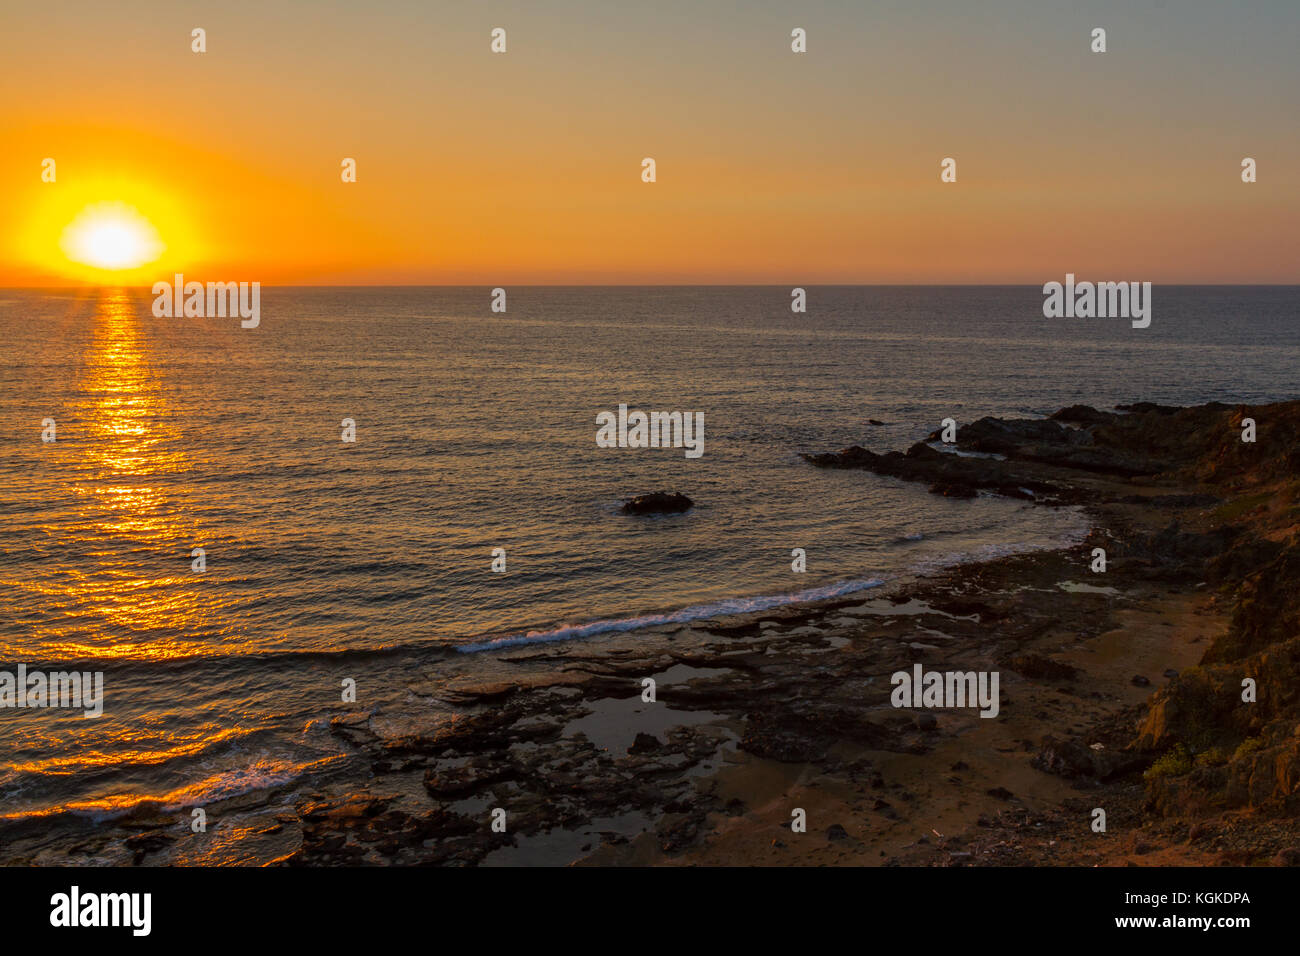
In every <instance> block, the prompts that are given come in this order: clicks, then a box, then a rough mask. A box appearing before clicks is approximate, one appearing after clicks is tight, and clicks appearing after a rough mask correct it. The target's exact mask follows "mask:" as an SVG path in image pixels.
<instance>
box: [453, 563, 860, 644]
mask: <svg viewBox="0 0 1300 956" xmlns="http://www.w3.org/2000/svg"><path fill="white" fill-rule="evenodd" d="M884 583H885V579H884V578H869V579H865V580H854V581H840V582H839V583H837V584H828V585H825V586H823V587H819V588H809V589H808V590H806V591H796V592H795V593H793V594H767V595H760V596H758V597H749V598H728V599H725V600H722V601H714V602H712V603H710V604H696V605H694V606H692V607H685V608H682V609H681V610H678V611H670V612H668V613H665V614H643V615H640V616H637V617H625V618H612V619H608V620H603V621H592V622H590V623H588V624H565V625H563V626H561V627H557V628H555V629H554V630H550V631H529V632H528V633H527V634H515V635H511V636H509V637H500V638H496V639H495V640H490V641H480V642H478V643H475V644H462V645H460V646H459V647H457V648H456V650H458V651H460V652H461V653H462V654H474V653H478V652H479V651H489V650H500V649H501V648H503V647H518V646H520V645H524V644H546V643H550V642H552V641H568V640H575V639H578V638H583V637H592V636H594V635H596V634H608V633H610V632H614V631H616V632H624V631H639V630H641V629H643V628H647V627H655V626H657V625H661V624H685V623H688V622H690V621H698V620H700V619H701V618H709V617H721V616H729V615H733V614H749V613H752V612H754V611H766V610H769V609H771V608H774V607H782V606H784V605H787V604H804V603H807V602H810V601H822V600H825V599H826V598H833V597H840V596H841V595H844V594H853V593H854V592H856V591H865V590H867V589H868V588H874V587H879V586H880V585H882V584H884Z"/></svg>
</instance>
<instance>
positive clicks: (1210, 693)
mask: <svg viewBox="0 0 1300 956" xmlns="http://www.w3.org/2000/svg"><path fill="white" fill-rule="evenodd" d="M1247 419H1250V420H1253V422H1254V435H1253V437H1254V438H1255V440H1254V441H1253V442H1252V441H1243V434H1249V433H1250V428H1249V423H1248V422H1247V421H1245V420H1247ZM939 437H940V436H939V435H938V434H936V435H935V436H932V438H931V440H929V441H926V442H921V443H918V444H916V445H914V446H913V447H912V448H910V449H907V450H906V451H903V452H897V451H894V452H888V453H883V454H880V453H875V452H871V451H868V450H866V449H865V448H861V447H854V448H849V449H845V450H843V451H839V452H833V453H812V454H808V455H807V456H805V457H806V459H807V460H808V462H809V463H810V466H815V467H821V468H841V469H859V470H863V471H866V472H871V473H874V474H876V475H881V476H885V477H888V478H891V479H901V480H904V481H911V482H920V483H923V484H925V485H926V486H927V487H928V488H929V490H930V491H932V492H934V493H936V494H942V495H946V496H951V497H972V496H976V495H980V494H1002V495H1013V496H1016V497H1020V498H1025V499H1032V500H1034V501H1036V502H1039V503H1041V504H1042V505H1043V506H1044V507H1058V506H1061V505H1067V504H1068V505H1074V506H1083V507H1084V508H1086V510H1087V512H1088V514H1089V516H1090V518H1091V520H1092V522H1093V526H1092V527H1093V530H1092V531H1091V533H1090V536H1089V538H1088V540H1087V541H1085V542H1083V543H1082V544H1079V545H1077V546H1074V547H1070V548H1066V549H1062V550H1056V551H1040V552H1034V553H1026V554H1020V555H1014V556H1010V557H1004V558H999V559H997V560H992V561H987V562H983V563H979V564H965V565H959V566H955V567H952V568H949V569H947V570H944V571H941V572H938V573H935V574H933V575H929V576H926V577H923V578H916V579H911V580H902V581H895V582H892V583H891V584H890V585H889V586H888V587H885V588H881V589H877V590H872V591H866V592H862V593H860V594H856V595H853V596H848V597H842V598H837V599H833V600H827V601H823V602H819V603H816V604H808V605H800V606H790V607H785V608H780V609H776V610H770V611H764V612H757V613H754V614H750V615H745V616H740V617H731V618H718V619H715V620H708V621H697V622H694V623H692V624H690V625H676V626H673V627H665V628H660V629H658V630H653V631H641V632H637V633H635V634H626V635H614V636H609V637H607V638H601V639H600V640H593V641H572V642H563V643H556V644H547V645H530V646H522V647H513V648H506V649H502V650H500V651H494V652H487V653H491V654H492V656H493V657H494V658H495V662H496V664H497V673H498V674H500V679H493V680H490V681H483V680H477V681H474V682H468V681H464V682H453V683H451V684H448V683H446V682H441V683H439V682H438V680H437V678H436V674H435V673H434V670H433V669H432V668H431V669H430V674H429V681H428V685H427V686H423V685H418V686H413V687H412V688H411V691H412V693H411V705H410V708H409V710H406V711H403V712H393V711H388V712H384V713H378V712H375V711H373V710H367V709H365V708H363V707H357V708H355V709H352V710H347V711H343V712H340V713H339V714H338V715H337V716H336V717H335V718H334V720H333V721H332V724H331V732H332V733H333V734H335V735H336V736H337V737H338V738H339V739H340V740H342V741H345V742H346V744H347V745H348V748H349V750H350V752H352V753H353V754H354V755H355V756H356V757H357V759H358V760H359V761H361V762H362V763H363V765H364V766H365V768H366V773H365V774H364V779H356V777H355V776H351V777H348V778H344V779H340V780H338V781H336V782H334V783H331V784H329V785H322V786H321V787H320V788H319V789H318V791H317V792H313V793H311V794H309V795H306V796H304V795H302V794H300V793H294V794H293V795H292V797H290V796H288V795H287V791H285V792H279V793H277V792H275V791H271V792H269V793H265V792H264V793H261V794H259V795H257V796H256V797H251V796H249V797H244V798H240V799H239V800H237V801H232V802H231V803H229V804H228V805H225V806H213V807H210V808H208V812H209V815H210V817H211V819H212V820H213V821H214V824H213V827H212V828H211V829H210V830H209V833H208V834H207V835H206V836H207V837H208V839H207V845H208V849H207V850H205V851H204V852H203V853H201V854H200V853H198V852H197V851H196V850H194V849H193V847H194V841H192V840H191V839H190V837H189V834H188V830H185V829H182V828H181V827H180V826H179V825H178V822H177V819H176V818H175V817H174V816H168V815H158V814H153V815H143V814H142V815H139V816H137V817H136V818H132V819H128V820H123V821H118V822H117V823H115V824H113V825H111V826H99V827H93V826H91V825H89V824H86V825H85V827H84V832H80V833H77V834H73V835H70V838H69V844H68V845H69V846H71V847H73V849H70V850H69V851H68V852H67V853H66V854H50V853H41V854H39V855H32V854H26V855H25V854H24V853H23V850H22V845H23V844H22V837H23V835H22V834H21V833H13V834H9V835H8V836H9V839H7V840H6V846H7V854H6V855H7V857H8V858H9V860H10V861H11V862H38V863H50V864H57V863H68V862H84V860H85V858H86V856H87V855H91V854H93V855H94V856H95V857H96V858H97V859H103V858H111V857H113V855H114V854H117V856H118V857H119V858H120V861H122V862H136V863H145V864H167V863H187V862H226V863H253V864H267V863H270V864H277V865H287V866H318V865H337V864H397V865H497V864H505V865H510V864H569V863H579V864H706V865H710V864H759V865H803V864H809V865H815V864H855V865H939V866H958V865H962V866H971V865H974V866H980V865H1007V864H1012V865H1016V864H1020V865H1024V864H1050V865H1095V864H1103V865H1107V864H1116V865H1119V864H1126V863H1133V864H1138V865H1158V864H1167V863H1180V864H1198V865H1215V864H1270V863H1275V864H1288V865H1289V864H1295V863H1297V862H1300V825H1298V824H1297V810H1298V809H1300V680H1298V678H1300V598H1298V597H1297V588H1296V586H1295V584H1296V582H1297V580H1300V577H1298V572H1300V550H1298V547H1297V545H1298V541H1297V527H1298V519H1300V501H1297V498H1296V492H1297V483H1298V481H1300V402H1289V403H1281V404H1274V405H1266V406H1254V407H1236V406H1225V405H1205V406H1199V407H1195V408H1185V409H1178V408H1168V407H1162V406H1155V405H1149V404H1139V405H1133V406H1129V407H1126V408H1120V409H1117V410H1116V411H1113V412H1112V411H1102V410H1097V409H1092V408H1088V407H1085V406H1074V407H1072V408H1068V409H1063V410H1062V411H1060V412H1058V413H1056V414H1055V415H1053V416H1051V417H1050V418H1049V419H1046V420H1025V421H1003V420H996V419H983V420H981V421H978V422H973V423H968V424H965V425H963V426H961V427H960V428H958V429H957V431H956V436H955V437H956V440H955V442H953V443H950V444H944V443H943V442H941V441H939V440H938V439H939ZM863 480H864V481H865V480H875V479H868V478H866V477H865V476H864V479H863ZM1097 549H1101V550H1102V551H1104V553H1105V554H1104V559H1105V564H1104V570H1099V567H1100V566H1099V564H1098V550H1097ZM917 663H920V664H922V665H923V667H924V668H925V669H927V670H942V671H963V672H966V671H975V672H993V671H995V672H997V673H998V674H999V675H1000V678H1001V681H1000V692H999V709H998V713H997V716H996V717H995V718H993V719H985V718H981V717H980V716H979V714H978V712H977V711H976V710H974V709H970V708H965V709H960V708H956V709H954V708H936V709H912V708H898V707H895V706H893V705H892V704H891V700H890V691H891V681H890V677H891V675H892V674H893V673H895V672H898V671H901V670H907V671H910V670H911V669H912V668H913V666H914V665H915V664H917ZM647 679H649V680H650V681H652V682H653V698H654V699H653V700H649V699H647V698H648V697H649V696H651V694H650V687H651V685H649V684H647ZM1244 682H1245V683H1244ZM1251 682H1253V683H1251ZM1250 691H1253V693H1250ZM1243 695H1244V697H1245V698H1249V699H1244V697H1243ZM433 704H436V705H437V706H436V707H434V706H432V705H433ZM435 710H436V712H437V713H438V714H439V715H440V716H439V719H437V720H434V719H433V718H432V717H431V714H432V713H433V712H434V711H435ZM448 713H450V715H451V716H450V718H448V717H447V714H448ZM1098 810H1101V811H1103V812H1104V818H1105V829H1104V831H1099V830H1098V829H1097V828H1096V821H1097V819H1098V818H1097V811H1098ZM800 811H802V816H803V817H804V818H805V819H806V821H807V825H806V831H805V832H796V831H795V830H794V829H792V826H791V823H792V820H794V819H796V818H797V817H798V816H799V815H800V813H799V812H800ZM494 823H496V824H497V826H496V828H494ZM213 844H219V845H220V846H222V847H225V850H224V851H221V852H214V851H213V850H212V849H211V846H212V845H213Z"/></svg>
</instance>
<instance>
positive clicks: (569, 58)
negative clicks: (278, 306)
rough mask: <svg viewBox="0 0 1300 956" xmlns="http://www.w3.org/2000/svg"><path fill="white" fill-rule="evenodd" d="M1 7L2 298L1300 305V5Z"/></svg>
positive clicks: (914, 0)
mask: <svg viewBox="0 0 1300 956" xmlns="http://www.w3.org/2000/svg"><path fill="white" fill-rule="evenodd" d="M0 10H3V13H2V14H0V103H3V104H4V106H3V111H2V112H0V142H3V148H2V150H0V225H2V226H3V232H2V233H0V284H3V285H42V284H48V283H53V282H65V281H74V280H80V281H88V280H89V281H94V280H102V279H103V276H102V275H100V274H99V273H96V272H94V271H93V270H90V269H87V268H84V267H82V268H78V267H76V266H73V265H72V264H71V263H69V262H68V260H67V257H66V255H65V254H64V252H62V251H61V248H60V239H61V236H63V234H64V229H65V227H66V226H67V225H68V223H69V222H71V221H72V220H74V219H75V218H76V217H77V215H78V213H79V211H80V210H82V209H83V208H84V207H85V206H87V205H90V204H94V203H99V202H116V203H124V204H127V205H129V206H131V207H134V209H135V210H137V211H138V213H139V215H140V216H141V217H143V218H144V219H147V220H148V221H149V222H151V223H152V224H153V225H154V226H155V227H156V229H157V233H158V237H159V238H160V239H161V241H162V242H163V243H164V244H165V246H166V250H165V251H164V252H163V254H162V256H161V258H159V259H157V260H155V261H154V262H152V263H150V264H148V265H147V266H145V267H142V268H141V269H140V270H137V271H136V272H131V273H129V274H124V275H127V276H128V277H129V278H130V279H132V280H133V281H134V280H139V281H152V279H153V278H169V277H170V274H171V273H172V272H174V271H183V272H185V273H186V274H187V277H189V278H194V279H200V280H208V279H211V280H221V281H232V280H246V281H254V280H256V281H261V282H264V283H267V284H274V283H345V284H354V283H357V284H365V283H376V284H389V283H418V284H425V283H429V284H438V283H452V284H461V283H465V284H480V283H482V284H488V285H507V284H511V283H563V284H567V283H679V282H680V283H694V282H702V283H714V282H716V283H733V282H735V283H775V284H786V283H789V284H817V283H831V282H843V283H914V282H915V283H926V282H936V283H967V282H974V283H1001V282H1026V283H1035V284H1041V283H1043V282H1046V281H1049V280H1052V279H1060V278H1061V277H1062V276H1063V275H1064V273H1066V272H1074V273H1076V274H1078V275H1080V276H1081V277H1092V278H1097V279H1131V280H1149V281H1155V282H1224V283H1237V282H1241V283H1252V282H1277V283H1294V282H1300V55H1297V52H1296V51H1297V49H1298V48H1300V2H1297V0H1214V2H1211V0H1114V2H1103V0H978V2H975V0H951V2H939V0H933V2H927V0H878V2H874V0H873V2H868V0H844V2H816V3H808V2H806V3H774V2H719V0H680V2H679V0H647V2H644V3H630V2H625V0H600V2H595V0H592V2H546V0H526V2H519V3H496V2H490V0H487V2H473V3H467V2H456V3H437V2H431V0H418V2H417V0H411V2H398V0H387V2H385V0H358V2H356V3H341V2H327V0H311V2H285V0H280V2H270V0H257V2H244V0H221V2H215V0H214V2H208V3H187V2H177V0H157V2H145V0H137V2H130V0H127V2H115V3H112V4H107V3H101V2H94V3H91V2H64V3H57V4H55V3H28V2H21V3H20V2H16V0H0ZM195 27H202V28H204V29H205V30H206V31H207V52H206V53H203V54H196V53H192V52H191V50H190V44H191V39H190V32H191V30H192V29H193V28H195ZM493 27H503V28H505V29H506V31H507V43H508V47H507V52H506V53H505V54H493V53H492V52H491V51H490V49H489V44H490V36H489V34H490V31H491V29H492V28H493ZM795 27H802V28H804V29H805V30H806V31H807V37H808V39H807V45H808V52H807V53H805V54H794V53H792V52H791V50H790V31H791V30H792V29H793V28H795ZM1094 27H1103V28H1105V29H1106V31H1107V46H1108V50H1107V52H1106V53H1104V54H1098V53H1092V52H1091V51H1090V49H1089V47H1090V42H1091V40H1090V33H1091V31H1092V29H1093V28H1094ZM647 156H648V157H653V158H654V159H655V160H656V163H657V182H655V183H653V184H647V183H643V182H642V181H641V160H642V158H643V157H647ZM1247 156H1249V157H1253V158H1254V159H1256V160H1257V162H1258V182H1256V183H1254V184H1249V185H1248V184H1244V183H1242V182H1241V175H1240V170H1241V161H1242V158H1243V157H1247ZM47 157H48V158H53V159H55V161H56V164H57V166H56V168H57V177H56V181H55V182H54V183H45V182H42V181H41V172H42V160H43V159H45V158H47ZM344 157H354V158H355V159H356V160H357V164H358V165H357V179H358V181H357V182H356V183H355V184H345V183H343V182H341V181H340V175H339V173H340V162H341V160H342V159H343V158H344ZM944 157H953V158H954V159H956V161H957V182H956V183H952V184H945V183H941V182H940V179H939V172H940V167H939V164H940V160H941V159H943V158H944Z"/></svg>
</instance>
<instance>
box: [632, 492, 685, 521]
mask: <svg viewBox="0 0 1300 956" xmlns="http://www.w3.org/2000/svg"><path fill="white" fill-rule="evenodd" d="M694 504H695V502H694V501H692V500H691V499H690V498H688V497H686V496H685V495H684V494H682V493H681V492H679V491H673V492H668V491H655V492H652V493H651V494H648V495H637V496H636V497H635V498H628V499H627V500H626V501H624V502H623V507H622V509H621V510H622V512H623V514H625V515H654V514H678V513H680V512H683V511H687V510H689V509H690V508H691V507H693V506H694Z"/></svg>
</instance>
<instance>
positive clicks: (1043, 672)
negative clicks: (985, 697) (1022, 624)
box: [1005, 654, 1079, 680]
mask: <svg viewBox="0 0 1300 956" xmlns="http://www.w3.org/2000/svg"><path fill="white" fill-rule="evenodd" d="M1005 666H1007V667H1009V668H1010V669H1011V670H1013V671H1015V672H1016V673H1017V674H1022V675H1023V676H1025V677H1030V678H1034V679H1042V680H1074V678H1075V677H1076V676H1077V675H1078V673H1079V671H1078V669H1077V668H1075V667H1071V666H1070V665H1069V664H1065V663H1062V662H1061V661H1054V660H1052V659H1051V658H1047V657H1043V656H1042V655H1041V654H1017V655H1016V656H1015V657H1009V658H1007V659H1006V661H1005Z"/></svg>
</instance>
